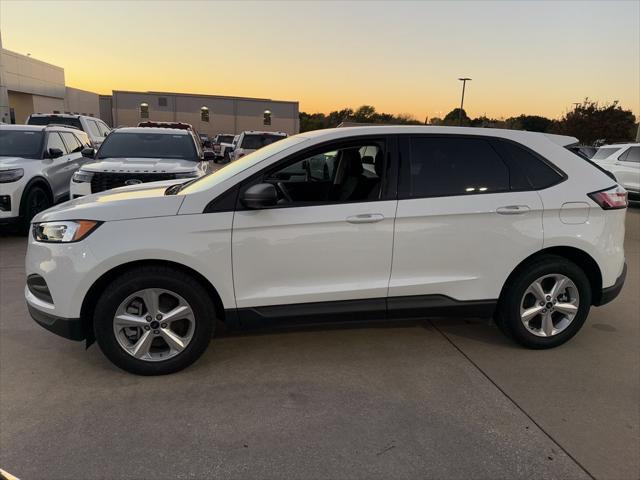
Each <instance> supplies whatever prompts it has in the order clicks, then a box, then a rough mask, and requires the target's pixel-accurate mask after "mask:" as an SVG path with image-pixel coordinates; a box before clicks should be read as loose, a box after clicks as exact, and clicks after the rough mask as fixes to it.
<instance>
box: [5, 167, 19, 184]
mask: <svg viewBox="0 0 640 480" xmlns="http://www.w3.org/2000/svg"><path fill="white" fill-rule="evenodd" d="M23 176H24V170H23V169H22V168H14V169H13V170H0V183H10V182H16V181H18V180H20V179H21V178H22V177H23Z"/></svg>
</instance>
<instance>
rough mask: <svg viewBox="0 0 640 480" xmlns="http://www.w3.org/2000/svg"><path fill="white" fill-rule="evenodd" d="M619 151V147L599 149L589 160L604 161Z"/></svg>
mask: <svg viewBox="0 0 640 480" xmlns="http://www.w3.org/2000/svg"><path fill="white" fill-rule="evenodd" d="M618 150H620V147H600V148H599V149H598V151H596V153H595V154H594V155H593V157H591V160H604V159H605V158H608V157H610V156H611V155H613V154H614V153H616V152H617V151H618Z"/></svg>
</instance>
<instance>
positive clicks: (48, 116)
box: [27, 113, 111, 148]
mask: <svg viewBox="0 0 640 480" xmlns="http://www.w3.org/2000/svg"><path fill="white" fill-rule="evenodd" d="M53 123H55V124H56V125H67V126H69V127H75V128H79V129H80V130H82V131H83V132H85V133H86V134H87V135H88V136H89V140H90V141H91V146H92V147H93V148H98V147H99V146H100V144H101V143H102V142H103V141H104V139H105V138H106V136H107V135H109V132H110V131H111V128H109V126H108V125H107V124H106V123H104V122H103V121H102V120H100V119H99V118H95V117H90V116H88V115H77V114H72V113H32V114H31V115H29V118H27V125H49V124H53Z"/></svg>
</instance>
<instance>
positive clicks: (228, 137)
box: [218, 135, 233, 143]
mask: <svg viewBox="0 0 640 480" xmlns="http://www.w3.org/2000/svg"><path fill="white" fill-rule="evenodd" d="M231 142H233V135H221V136H220V137H218V143H231Z"/></svg>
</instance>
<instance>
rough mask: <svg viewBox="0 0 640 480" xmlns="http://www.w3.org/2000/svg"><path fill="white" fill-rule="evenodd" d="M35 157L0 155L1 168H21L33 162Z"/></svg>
mask: <svg viewBox="0 0 640 480" xmlns="http://www.w3.org/2000/svg"><path fill="white" fill-rule="evenodd" d="M32 161H33V158H24V157H0V170H7V169H9V168H20V167H22V166H24V164H25V163H27V162H32Z"/></svg>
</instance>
